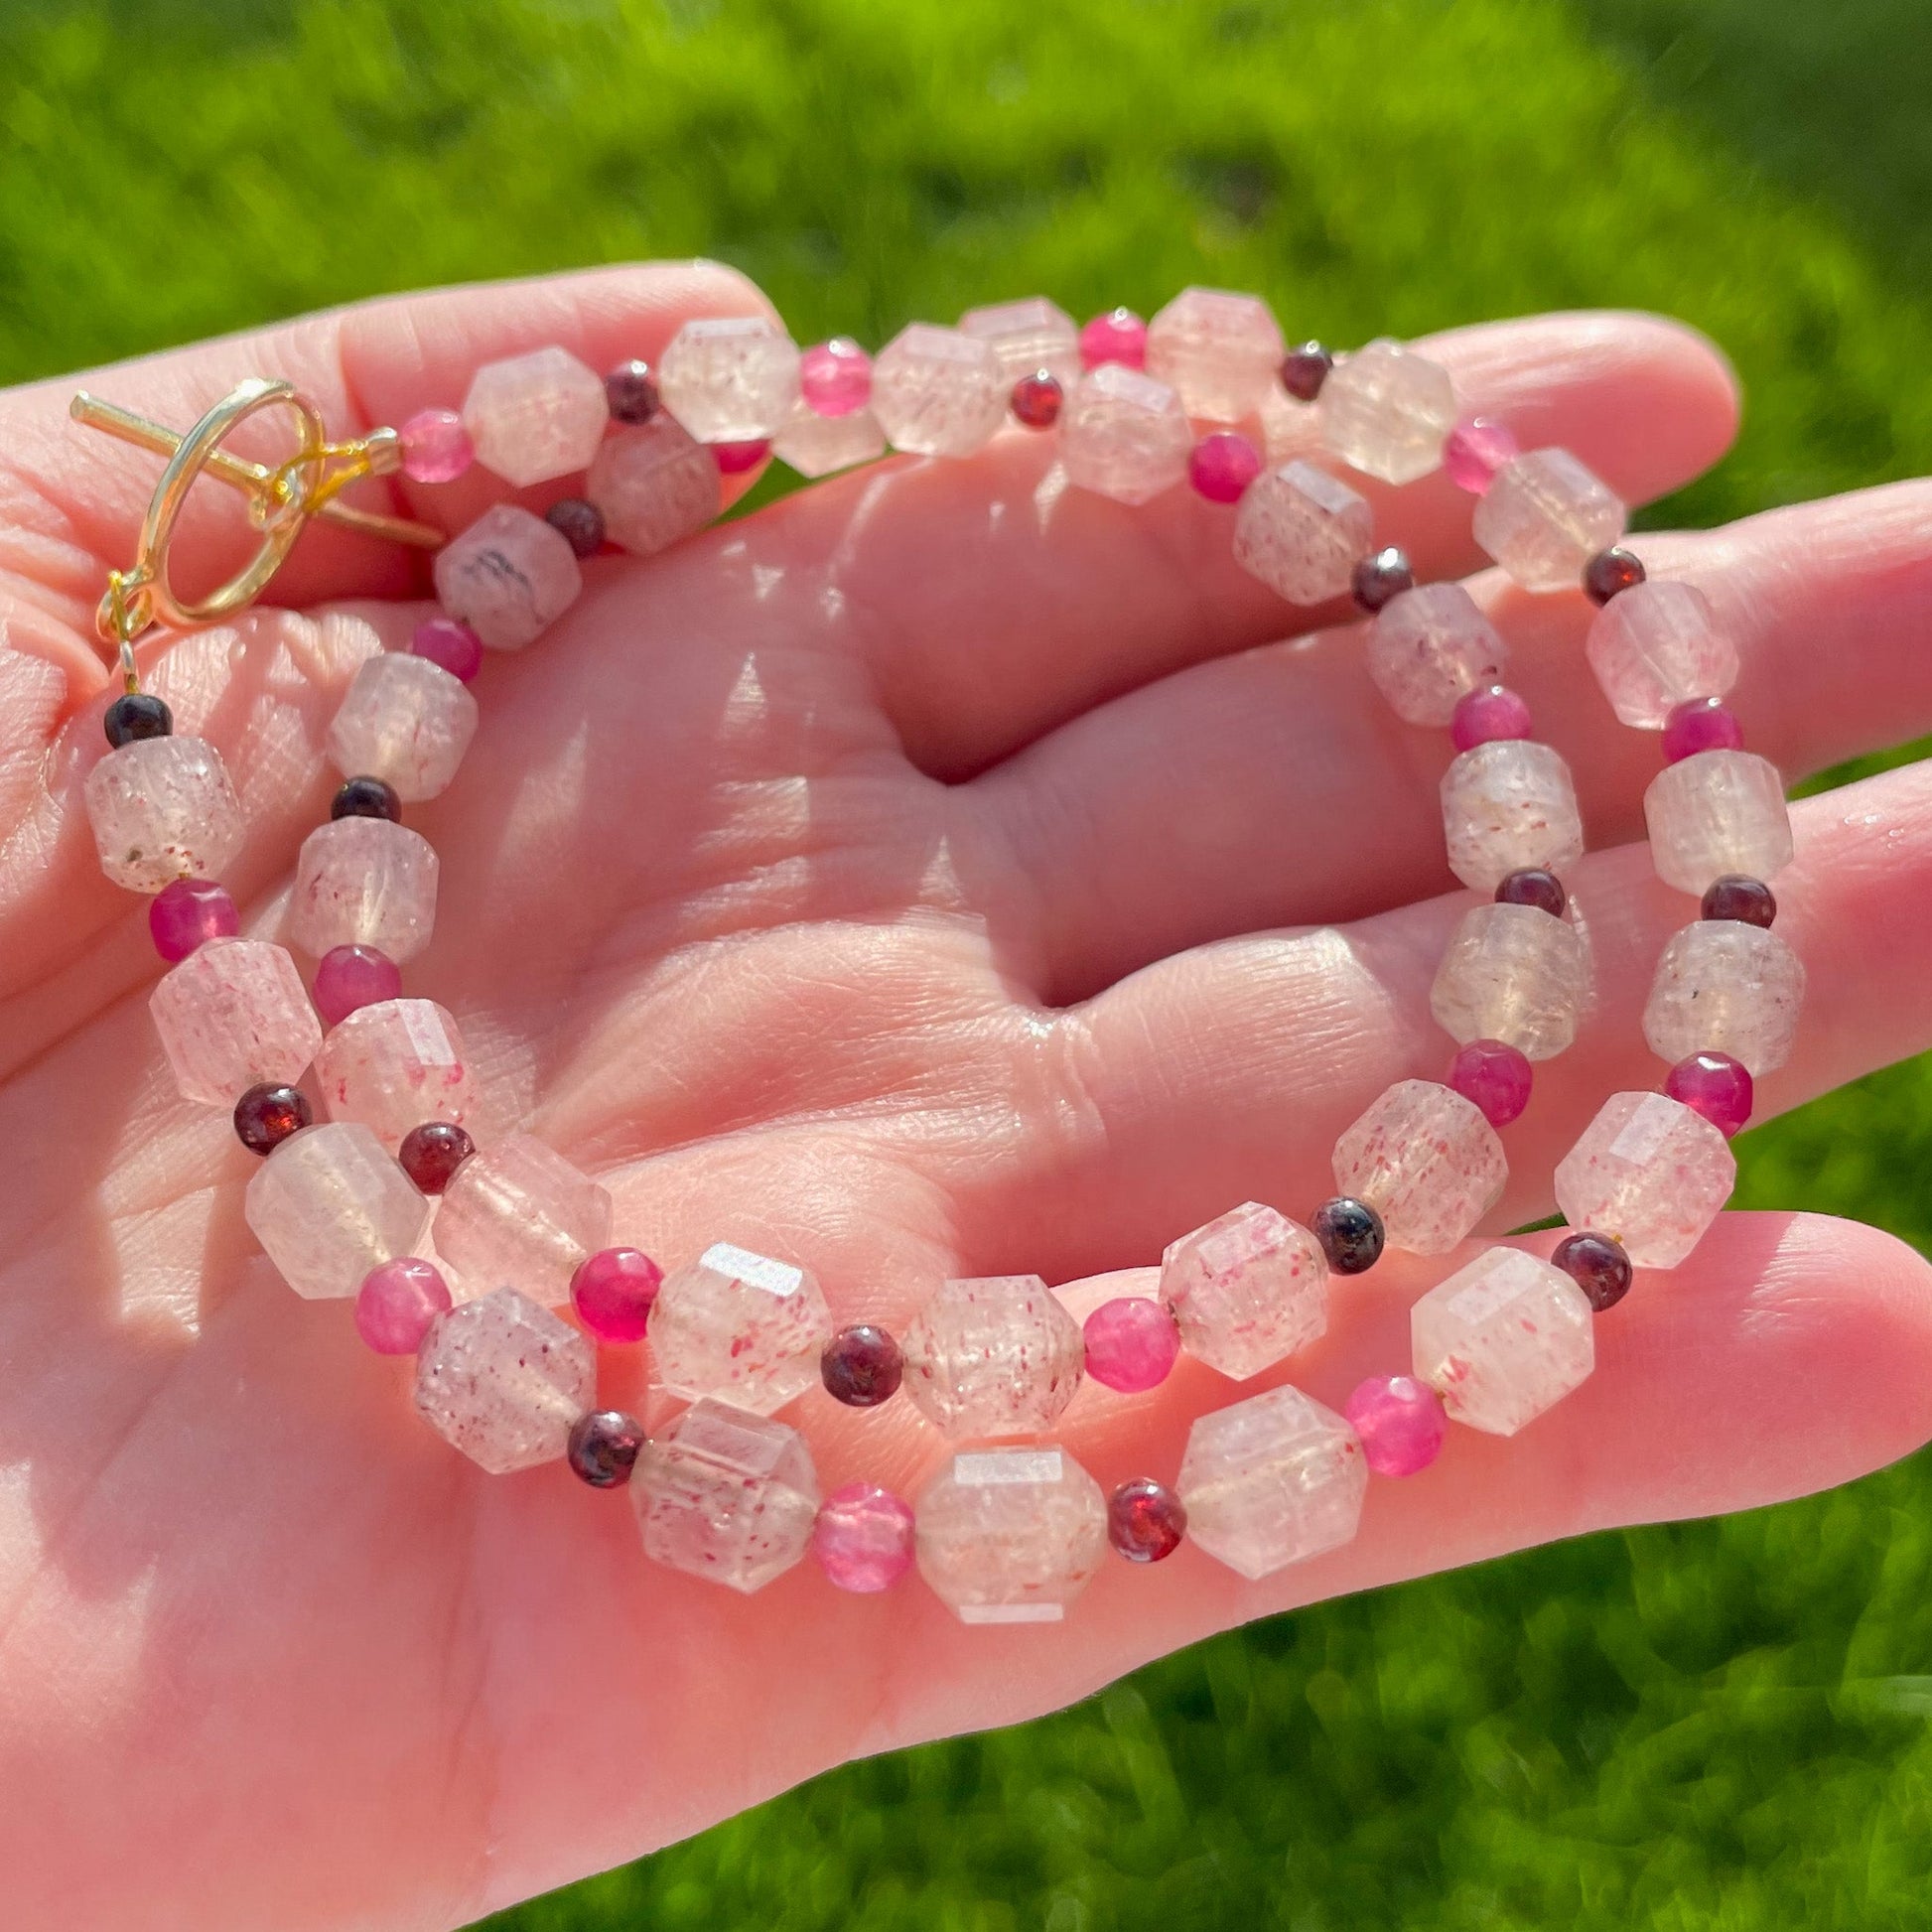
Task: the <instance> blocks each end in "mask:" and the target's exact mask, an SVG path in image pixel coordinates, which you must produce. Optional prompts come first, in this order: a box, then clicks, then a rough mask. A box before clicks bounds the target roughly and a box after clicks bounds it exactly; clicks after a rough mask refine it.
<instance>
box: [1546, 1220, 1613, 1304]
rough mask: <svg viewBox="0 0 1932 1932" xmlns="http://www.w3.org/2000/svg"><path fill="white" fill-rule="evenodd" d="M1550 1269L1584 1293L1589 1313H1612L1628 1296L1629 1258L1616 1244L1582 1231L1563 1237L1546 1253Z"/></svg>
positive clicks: (1603, 1236) (1607, 1238)
mask: <svg viewBox="0 0 1932 1932" xmlns="http://www.w3.org/2000/svg"><path fill="white" fill-rule="evenodd" d="M1550 1265H1551V1266H1552V1267H1553V1268H1561V1269H1562V1270H1563V1272H1564V1273H1565V1274H1566V1275H1568V1276H1569V1277H1570V1279H1571V1280H1572V1281H1573V1282H1575V1283H1576V1284H1577V1286H1578V1287H1579V1288H1581V1289H1582V1290H1583V1291H1584V1300H1585V1301H1587V1303H1588V1304H1589V1306H1590V1310H1591V1311H1592V1312H1593V1313H1596V1314H1601V1313H1602V1312H1603V1311H1604V1310H1605V1309H1613V1308H1615V1307H1616V1305H1617V1304H1618V1303H1619V1302H1620V1301H1622V1300H1623V1298H1624V1297H1625V1296H1626V1295H1627V1294H1629V1292H1630V1278H1631V1268H1630V1257H1629V1256H1628V1255H1627V1254H1625V1253H1624V1252H1623V1244H1622V1243H1621V1242H1620V1241H1612V1240H1611V1239H1610V1237H1609V1236H1608V1235H1607V1234H1593V1233H1591V1232H1590V1230H1589V1229H1587V1228H1585V1229H1584V1230H1582V1232H1580V1233H1577V1234H1567V1235H1565V1236H1564V1238H1563V1239H1562V1240H1561V1241H1559V1242H1558V1243H1557V1245H1556V1246H1555V1247H1554V1248H1553V1249H1551V1251H1550Z"/></svg>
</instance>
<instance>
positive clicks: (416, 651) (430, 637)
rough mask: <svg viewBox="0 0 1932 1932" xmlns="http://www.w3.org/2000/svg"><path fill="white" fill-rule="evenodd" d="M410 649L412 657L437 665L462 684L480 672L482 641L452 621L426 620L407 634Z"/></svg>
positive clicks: (448, 619) (463, 625)
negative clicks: (461, 681)
mask: <svg viewBox="0 0 1932 1932" xmlns="http://www.w3.org/2000/svg"><path fill="white" fill-rule="evenodd" d="M409 648H410V651H411V653H412V655H414V656H417V657H427V658H428V659H429V661H430V662H431V663H432V664H440V665H441V666H442V667H443V669H444V670H446V671H448V672H449V674H450V675H451V676H452V677H460V678H461V679H462V680H463V681H464V683H465V684H468V683H469V682H470V680H471V679H472V678H473V677H475V676H476V675H477V673H478V672H479V671H480V670H482V669H483V639H482V638H481V637H479V636H478V635H477V633H476V632H475V631H474V630H472V629H471V628H470V626H469V625H468V624H467V623H458V622H457V621H456V619H454V618H426V619H425V620H424V621H422V622H421V623H419V624H418V625H417V626H416V628H415V629H414V630H413V631H411V632H410V635H409Z"/></svg>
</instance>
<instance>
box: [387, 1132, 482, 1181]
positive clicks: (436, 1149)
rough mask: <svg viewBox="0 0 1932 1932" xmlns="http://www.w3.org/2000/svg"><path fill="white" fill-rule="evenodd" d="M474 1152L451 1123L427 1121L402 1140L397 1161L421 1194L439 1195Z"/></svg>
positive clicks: (464, 1135)
mask: <svg viewBox="0 0 1932 1932" xmlns="http://www.w3.org/2000/svg"><path fill="white" fill-rule="evenodd" d="M476 1151H477V1144H476V1142H475V1141H473V1140H472V1139H471V1138H470V1136H469V1135H468V1134H466V1133H465V1132H464V1131H463V1129H462V1128H460V1127H459V1126H457V1124H456V1123H455V1122H454V1121H448V1120H426V1121H424V1122H423V1124H422V1126H420V1127H412V1128H411V1129H410V1130H409V1132H408V1133H407V1134H405V1135H404V1136H403V1137H402V1146H401V1147H399V1148H397V1150H396V1159H397V1160H398V1161H399V1162H401V1163H402V1171H403V1173H406V1174H407V1175H408V1176H409V1177H410V1179H411V1180H413V1181H414V1182H415V1183H416V1185H417V1186H418V1187H420V1188H421V1189H422V1191H423V1192H424V1193H426V1194H440V1193H441V1192H442V1191H443V1189H444V1188H445V1187H447V1186H448V1185H449V1184H450V1182H451V1180H452V1179H454V1178H455V1176H456V1171H457V1170H458V1169H459V1168H460V1167H462V1166H463V1164H464V1162H466V1161H467V1160H469V1158H470V1157H471V1155H473V1154H475V1153H476Z"/></svg>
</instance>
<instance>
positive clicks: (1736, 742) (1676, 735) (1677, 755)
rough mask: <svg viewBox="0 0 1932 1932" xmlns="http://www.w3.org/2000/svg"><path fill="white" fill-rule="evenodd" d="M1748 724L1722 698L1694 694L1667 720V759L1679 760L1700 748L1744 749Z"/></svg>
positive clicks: (1672, 762)
mask: <svg viewBox="0 0 1932 1932" xmlns="http://www.w3.org/2000/svg"><path fill="white" fill-rule="evenodd" d="M1743 749H1744V728H1743V726H1742V725H1740V724H1739V723H1738V722H1737V719H1736V715H1735V714H1734V713H1733V712H1732V711H1731V709H1730V707H1729V706H1728V705H1727V704H1725V701H1724V700H1723V699H1722V698H1693V699H1691V700H1690V702H1689V703H1688V704H1681V705H1678V706H1676V707H1675V708H1674V709H1673V710H1672V712H1671V714H1670V716H1669V717H1668V718H1666V719H1665V720H1664V761H1665V763H1667V764H1675V763H1676V762H1677V761H1678V759H1688V758H1692V757H1694V756H1695V755H1696V754H1697V753H1699V752H1741V751H1742V750H1743Z"/></svg>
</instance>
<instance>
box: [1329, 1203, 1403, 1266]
mask: <svg viewBox="0 0 1932 1932" xmlns="http://www.w3.org/2000/svg"><path fill="white" fill-rule="evenodd" d="M1309 1231H1310V1232H1311V1234H1312V1235H1313V1236H1314V1238H1315V1239H1316V1240H1317V1241H1319V1242H1320V1243H1321V1252H1322V1254H1323V1255H1324V1256H1326V1257H1327V1262H1328V1266H1329V1268H1330V1269H1331V1270H1332V1271H1333V1272H1334V1273H1335V1274H1337V1275H1365V1274H1367V1272H1368V1271H1369V1270H1370V1269H1371V1268H1373V1267H1374V1266H1375V1264H1376V1263H1377V1262H1378V1261H1380V1260H1381V1259H1382V1249H1383V1247H1384V1245H1385V1244H1386V1243H1387V1240H1388V1234H1387V1231H1386V1230H1385V1229H1384V1227H1383V1226H1382V1217H1381V1215H1379V1214H1378V1213H1376V1211H1375V1210H1374V1208H1372V1207H1371V1206H1369V1204H1368V1202H1367V1201H1365V1200H1355V1199H1354V1198H1352V1197H1351V1196H1350V1195H1347V1194H1338V1195H1336V1196H1335V1197H1334V1198H1333V1199H1332V1200H1324V1201H1323V1202H1322V1203H1321V1205H1320V1206H1319V1207H1317V1208H1316V1209H1315V1210H1314V1212H1313V1213H1312V1214H1311V1215H1310V1216H1309Z"/></svg>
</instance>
